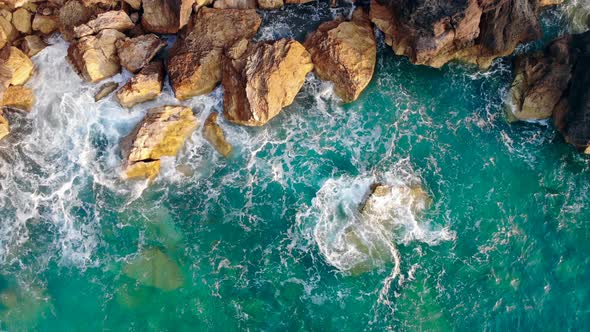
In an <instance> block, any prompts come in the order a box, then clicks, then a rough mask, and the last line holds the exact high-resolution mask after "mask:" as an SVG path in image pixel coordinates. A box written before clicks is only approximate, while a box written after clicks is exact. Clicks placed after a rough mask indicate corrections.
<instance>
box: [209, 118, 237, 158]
mask: <svg viewBox="0 0 590 332" xmlns="http://www.w3.org/2000/svg"><path fill="white" fill-rule="evenodd" d="M203 137H205V139H206V140H207V141H208V142H209V143H211V145H212V146H213V147H214V148H215V150H217V152H219V153H220V154H221V155H222V156H224V157H226V158H227V156H229V155H230V153H231V152H232V149H233V148H232V146H231V144H229V143H228V142H227V140H226V139H225V134H224V133H223V129H221V127H220V126H219V125H218V124H217V113H216V112H212V113H211V114H209V116H208V117H207V120H205V124H204V125H203Z"/></svg>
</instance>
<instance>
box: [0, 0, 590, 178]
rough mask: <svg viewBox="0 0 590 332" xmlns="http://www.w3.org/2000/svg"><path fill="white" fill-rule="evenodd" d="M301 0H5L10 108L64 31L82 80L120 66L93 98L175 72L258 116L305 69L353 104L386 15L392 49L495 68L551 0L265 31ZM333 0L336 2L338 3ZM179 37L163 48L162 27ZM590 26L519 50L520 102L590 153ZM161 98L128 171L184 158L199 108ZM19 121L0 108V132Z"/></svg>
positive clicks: (298, 82)
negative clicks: (283, 34)
mask: <svg viewBox="0 0 590 332" xmlns="http://www.w3.org/2000/svg"><path fill="white" fill-rule="evenodd" d="M305 2H309V1H297V0H286V1H284V2H283V1H281V0H270V1H269V0H258V1H254V0H214V1H212V0H174V1H172V0H125V1H116V0H49V1H35V0H9V1H7V2H6V1H5V2H4V4H0V101H1V106H2V110H3V111H10V110H13V109H18V110H22V111H30V110H31V109H32V108H33V106H34V103H35V99H34V94H33V91H32V90H31V89H30V88H28V87H26V86H25V84H26V83H27V81H28V80H29V79H30V78H31V76H32V75H33V74H34V71H35V68H34V65H33V63H32V61H31V60H30V58H31V57H33V56H34V55H35V54H37V53H38V52H40V51H41V50H42V49H43V48H44V47H45V46H46V45H47V38H48V37H49V36H50V35H52V34H55V33H59V34H60V35H61V36H62V38H64V39H65V40H67V41H69V43H70V45H69V49H68V55H67V57H68V60H69V62H70V63H71V65H72V67H73V68H74V70H75V71H76V72H77V73H78V74H79V75H80V77H82V78H83V79H84V80H86V81H88V82H91V83H99V82H101V81H103V80H105V79H107V78H110V77H112V76H114V75H116V74H118V73H120V72H121V71H122V70H123V69H125V70H126V71H128V72H130V73H132V74H134V76H133V77H132V78H131V79H130V80H129V81H128V82H126V83H125V84H123V85H122V86H120V87H119V86H118V85H117V84H116V83H106V84H104V85H101V86H98V85H97V93H96V97H95V99H96V101H99V100H100V99H102V98H105V97H107V96H109V95H110V94H111V93H115V97H114V98H115V100H116V101H118V102H119V103H120V104H121V106H122V107H124V108H131V107H134V106H136V105H139V104H141V103H144V102H147V101H150V100H153V99H155V98H157V97H158V96H159V95H160V94H161V93H162V91H163V87H164V85H165V84H166V80H169V84H170V86H171V87H172V90H173V92H174V94H175V97H176V98H177V99H178V100H179V101H183V100H187V99H190V98H192V97H195V96H199V95H204V94H208V93H210V92H211V91H212V90H213V89H215V88H216V87H217V86H218V85H221V86H222V88H223V91H224V97H223V117H224V118H225V119H226V120H228V121H229V122H231V123H233V124H236V125H244V126H262V125H265V124H266V123H267V122H268V121H270V120H271V119H272V118H274V117H275V116H276V115H277V114H279V113H280V112H281V110H282V109H283V108H284V107H286V106H288V105H290V104H291V103H293V101H294V99H295V96H296V95H297V93H298V92H299V90H300V89H301V88H302V86H303V84H304V82H305V77H306V76H307V75H308V73H310V72H312V71H313V72H314V73H315V74H316V75H317V76H318V77H319V78H320V79H322V80H325V81H330V82H332V83H333V85H334V91H335V93H336V95H338V96H339V97H340V98H341V99H342V101H343V102H353V101H354V100H356V99H357V98H358V97H359V96H360V94H361V93H362V91H363V90H364V89H365V88H366V87H367V85H368V84H369V82H370V81H371V78H372V76H373V72H374V70H375V65H376V53H377V38H376V36H375V29H374V27H376V28H377V29H378V30H380V31H381V32H382V33H383V36H384V38H385V42H386V43H387V44H388V45H390V46H391V47H392V49H393V51H394V53H395V54H397V55H401V56H406V57H408V58H409V60H410V61H411V62H413V63H415V64H418V65H427V66H431V67H436V68H438V67H441V66H443V65H444V64H446V63H448V62H450V61H461V62H466V63H472V64H475V65H477V66H479V67H480V68H481V69H482V70H485V69H486V68H488V67H489V66H490V65H491V63H492V61H493V60H494V59H495V58H497V57H502V56H506V55H509V54H512V53H513V52H514V50H515V49H516V47H517V46H518V45H520V44H521V43H526V42H529V41H532V40H537V39H539V38H540V37H541V29H540V23H539V13H540V11H541V10H542V8H544V7H546V6H550V5H557V4H558V3H560V2H562V1H555V0H483V1H482V0H460V1H454V2H452V3H448V2H445V1H428V0H420V1H410V0H383V1H377V0H372V1H371V3H370V4H369V5H367V6H363V5H362V4H360V3H359V4H358V7H357V8H356V9H355V10H354V11H353V12H352V15H351V17H350V18H343V17H338V18H336V19H335V20H332V21H328V22H323V23H322V24H320V25H319V27H318V28H317V29H316V30H315V31H313V32H311V33H310V34H309V35H308V37H307V38H306V40H305V41H304V42H303V43H300V42H299V41H296V40H293V39H278V40H274V41H266V42H256V41H253V38H254V37H255V35H256V34H257V32H258V30H259V28H260V26H261V24H262V19H261V16H260V11H261V10H276V9H280V8H282V7H283V6H285V5H291V4H292V5H302V3H305ZM334 5H335V4H334ZM169 34H175V35H176V42H175V43H174V45H173V46H172V47H171V48H169V49H168V48H166V43H165V42H164V40H163V38H162V35H169ZM589 68H590V33H588V32H587V33H585V34H580V35H572V36H565V37H562V38H560V39H558V40H556V41H554V42H552V43H551V44H550V45H548V46H547V48H546V50H545V51H544V52H538V53H533V54H528V55H522V56H518V57H516V59H515V81H514V83H513V86H512V90H511V93H510V99H511V105H512V107H511V113H512V114H514V116H515V117H516V118H518V119H520V120H540V119H547V118H550V117H553V119H554V121H555V125H556V127H557V128H558V129H559V130H560V132H562V133H563V135H564V136H565V137H566V140H567V141H568V142H569V143H571V144H572V145H574V146H575V147H576V148H578V149H579V150H581V151H584V152H585V153H590V149H589V148H588V145H589V143H590V122H589V120H587V119H588V118H590V116H588V115H590V91H589V89H588V86H589V85H588V83H590V69H589ZM181 105H182V102H179V103H178V105H170V106H161V107H157V108H154V109H151V110H149V111H148V112H147V114H146V117H145V118H144V120H142V121H141V122H140V123H139V124H138V125H137V126H136V128H135V129H134V130H133V131H132V132H131V134H130V135H129V136H127V137H126V138H125V139H124V140H123V142H122V143H121V146H122V147H121V150H122V155H123V158H124V166H123V169H124V170H123V174H124V176H125V177H127V178H147V179H153V178H155V177H156V176H157V174H158V172H159V160H160V158H161V157H163V156H174V155H176V153H177V151H178V150H179V149H180V148H181V147H182V146H183V144H184V141H185V140H186V139H187V138H188V137H189V136H190V134H191V133H192V131H193V130H195V129H196V128H197V127H198V123H197V119H196V118H195V116H194V115H193V113H192V110H191V109H190V108H186V107H183V106H181ZM217 117H218V114H217V113H215V114H212V115H211V116H210V117H209V118H208V119H207V120H206V121H205V124H204V126H203V136H204V137H205V138H206V139H207V140H208V141H209V142H210V143H211V144H212V145H213V146H214V147H215V149H216V150H217V151H218V152H219V153H220V154H222V155H224V156H226V157H227V156H228V155H229V154H230V153H231V151H232V147H231V145H230V144H229V143H228V142H227V141H226V139H225V135H224V132H223V130H222V128H221V127H220V126H219V125H218V124H217ZM9 133H10V125H9V123H8V121H7V120H6V118H5V117H4V116H3V115H2V113H1V112H0V139H1V138H2V137H4V136H6V135H8V134H9Z"/></svg>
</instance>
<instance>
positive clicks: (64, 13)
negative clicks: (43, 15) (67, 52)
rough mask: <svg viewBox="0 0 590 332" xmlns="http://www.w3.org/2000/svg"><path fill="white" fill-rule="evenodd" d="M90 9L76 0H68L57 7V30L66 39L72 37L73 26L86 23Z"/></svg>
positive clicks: (89, 15)
mask: <svg viewBox="0 0 590 332" xmlns="http://www.w3.org/2000/svg"><path fill="white" fill-rule="evenodd" d="M91 16H92V10H91V9H90V8H87V7H86V6H84V5H83V4H82V3H80V2H79V1H77V0H69V1H68V2H66V3H65V4H64V5H63V6H62V7H61V8H60V9H59V14H58V18H59V31H60V33H61V35H62V36H63V37H64V38H65V39H66V40H72V39H73V38H74V28H75V27H77V26H79V25H80V24H83V23H86V22H87V21H88V20H89V19H90V17H91Z"/></svg>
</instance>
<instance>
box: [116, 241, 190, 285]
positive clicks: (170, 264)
mask: <svg viewBox="0 0 590 332" xmlns="http://www.w3.org/2000/svg"><path fill="white" fill-rule="evenodd" d="M123 273H124V274H125V275H126V276H128V277H129V278H131V279H135V280H137V281H139V282H140V283H142V284H143V285H145V286H151V287H156V288H160V289H162V290H165V291H171V290H174V289H177V288H180V287H182V285H183V284H184V277H183V275H182V271H180V268H179V267H178V264H176V262H174V261H173V260H172V259H171V258H170V257H168V256H167V255H166V254H165V253H163V252H162V251H161V250H160V249H158V248H149V249H144V250H142V251H141V252H140V254H139V256H137V257H135V258H134V259H132V260H131V261H130V262H129V263H127V265H125V266H124V267H123Z"/></svg>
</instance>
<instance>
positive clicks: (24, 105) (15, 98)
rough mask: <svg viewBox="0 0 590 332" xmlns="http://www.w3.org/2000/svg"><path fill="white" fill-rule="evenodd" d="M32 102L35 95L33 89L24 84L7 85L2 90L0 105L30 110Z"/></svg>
mask: <svg viewBox="0 0 590 332" xmlns="http://www.w3.org/2000/svg"><path fill="white" fill-rule="evenodd" d="M34 103H35V95H34V94H33V90H31V89H29V88H26V87H24V86H19V85H13V86H9V87H8V89H6V91H5V92H4V96H3V97H2V104H1V105H2V106H3V107H11V108H16V109H19V110H23V111H27V112H30V111H31V110H32V109H33V104H34Z"/></svg>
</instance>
